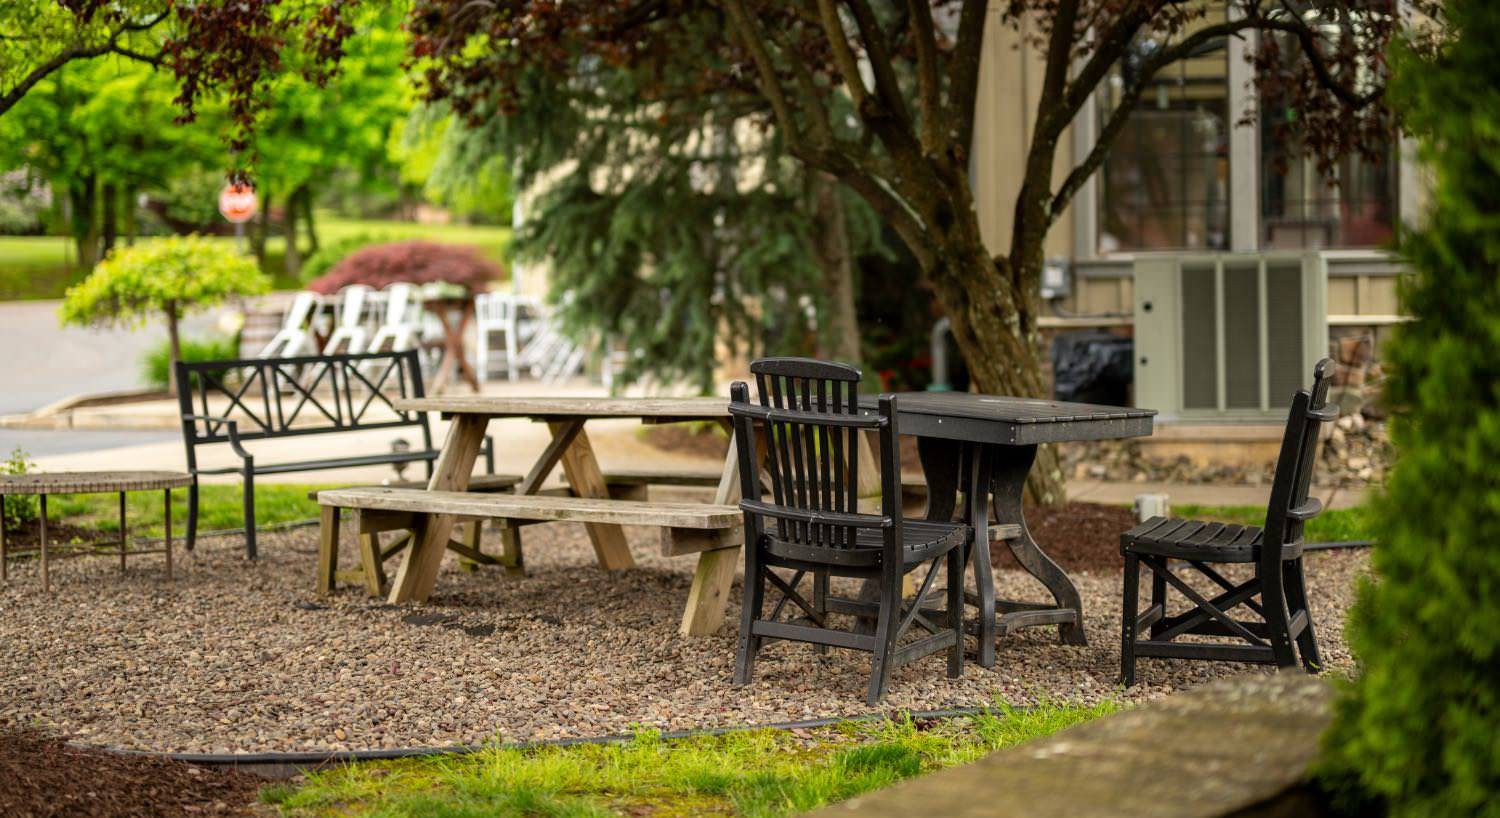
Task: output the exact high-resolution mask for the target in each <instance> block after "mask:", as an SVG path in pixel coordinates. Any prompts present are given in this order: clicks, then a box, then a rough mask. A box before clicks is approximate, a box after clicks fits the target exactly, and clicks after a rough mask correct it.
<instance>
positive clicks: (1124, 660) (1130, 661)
mask: <svg viewBox="0 0 1500 818" xmlns="http://www.w3.org/2000/svg"><path fill="white" fill-rule="evenodd" d="M1151 573H1152V577H1153V580H1154V579H1155V576H1156V568H1155V566H1152V567H1151ZM1153 593H1154V587H1153ZM1140 595H1141V560H1140V557H1137V556H1136V555H1135V554H1132V553H1130V552H1128V551H1127V552H1126V553H1125V592H1124V594H1123V596H1124V599H1123V602H1122V605H1121V613H1120V684H1122V685H1124V686H1126V687H1130V686H1131V685H1133V684H1135V629H1136V617H1137V616H1138V613H1137V609H1138V608H1139V607H1140Z"/></svg>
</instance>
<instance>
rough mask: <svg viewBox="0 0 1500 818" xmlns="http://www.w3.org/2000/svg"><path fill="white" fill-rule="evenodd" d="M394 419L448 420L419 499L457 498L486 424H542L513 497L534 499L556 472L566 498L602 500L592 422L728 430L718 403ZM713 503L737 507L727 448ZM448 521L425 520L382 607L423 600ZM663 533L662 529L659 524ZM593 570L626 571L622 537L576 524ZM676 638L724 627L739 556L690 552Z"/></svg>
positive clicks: (492, 402)
mask: <svg viewBox="0 0 1500 818" xmlns="http://www.w3.org/2000/svg"><path fill="white" fill-rule="evenodd" d="M395 408H396V409H398V410H402V411H418V412H440V413H442V414H444V415H446V416H449V417H451V418H452V423H451V425H450V426H449V428H448V436H447V438H446V440H445V441H444V443H443V449H442V453H441V454H440V455H439V457H438V460H437V463H436V464H435V466H434V471H433V475H432V480H431V481H430V483H429V484H428V489H429V490H430V491H435V492H461V491H464V490H465V489H466V488H467V487H468V485H469V476H470V474H471V473H472V471H473V468H474V462H475V459H476V457H477V456H478V454H479V448H480V445H481V441H483V439H484V433H485V429H486V427H487V426H488V425H489V422H490V421H491V420H493V419H497V418H529V419H531V420H533V421H537V422H543V423H546V424H547V427H548V429H549V431H550V432H551V435H552V440H551V442H550V443H549V444H548V445H547V447H546V448H545V449H544V450H543V451H542V453H541V455H540V456H539V457H538V458H537V459H536V462H535V463H533V464H532V466H531V468H530V470H529V471H528V472H527V474H526V477H525V478H524V479H523V480H522V481H521V484H520V485H518V486H517V487H516V490H515V493H516V494H517V495H534V494H536V493H537V492H538V491H539V490H540V489H541V486H542V483H543V482H544V481H545V480H546V479H547V477H548V476H549V475H551V474H552V472H553V470H554V469H555V468H556V467H557V466H558V465H559V464H561V466H562V469H563V474H564V475H565V476H566V478H567V481H568V485H569V487H570V489H571V491H572V492H573V493H574V494H576V495H577V496H579V497H584V498H600V499H604V498H608V497H609V496H610V495H609V491H608V487H607V485H606V483H605V477H604V474H603V472H602V471H601V470H600V468H599V462H598V460H597V459H596V458H595V456H594V449H593V446H592V444H591V443H590V442H589V438H588V433H587V432H586V431H585V429H584V427H585V425H586V424H587V423H588V421H590V420H595V419H632V418H633V419H636V420H639V421H641V422H642V423H648V424H657V423H677V422H682V421H702V420H711V421H715V422H718V423H721V424H724V426H725V427H726V428H728V427H729V426H730V423H729V401H728V400H727V399H725V398H583V397H541V398H512V397H483V396H450V397H434V398H419V399H404V400H398V401H396V402H395ZM714 502H715V503H718V504H725V505H733V504H737V503H738V502H739V471H738V462H737V456H736V453H735V446H734V445H733V444H732V443H731V445H730V446H729V454H728V456H727V458H726V459H725V462H724V467H723V471H722V473H721V476H720V479H719V483H718V487H717V489H716V492H715V496H714ZM452 524H453V517H452V516H451V515H444V514H425V515H424V520H423V522H422V523H420V524H419V525H418V526H417V531H416V535H415V536H414V537H413V547H412V548H410V549H408V550H407V553H406V555H405V558H404V559H403V561H402V563H401V566H400V568H399V569H398V570H397V573H396V577H395V580H394V582H393V583H392V585H391V592H390V601H391V602H404V601H409V600H425V599H426V598H427V597H428V596H429V595H430V594H431V593H432V588H433V584H434V582H435V580H436V577H437V573H438V568H439V565H440V563H441V562H442V558H443V551H444V548H445V547H446V545H447V543H448V540H449V533H450V531H451V529H452ZM662 524H663V525H664V526H666V525H670V524H671V521H669V520H666V519H663V521H662ZM585 527H586V529H587V531H588V535H589V540H590V542H591V543H592V544H593V546H594V553H595V555H596V556H597V557H598V560H599V565H600V567H602V568H605V569H607V570H618V569H624V568H631V567H633V566H634V565H635V561H634V559H633V558H632V557H631V555H630V550H629V548H628V547H627V546H626V543H625V534H624V530H623V529H622V528H621V527H620V525H618V524H613V523H608V522H589V523H585ZM697 553H698V567H697V571H696V572H695V574H694V576H693V585H692V589H691V590H690V592H689V595H688V600H687V606H686V609H685V611H684V613H683V618H682V626H681V630H682V632H683V633H684V634H688V635H704V634H709V633H712V632H714V631H715V630H717V629H718V627H719V625H720V624H722V622H723V619H724V606H725V603H726V601H727V598H728V595H729V588H730V585H731V584H732V582H733V580H734V569H735V566H736V565H737V564H738V557H739V548H738V547H719V548H709V549H708V550H699V551H698V552H697Z"/></svg>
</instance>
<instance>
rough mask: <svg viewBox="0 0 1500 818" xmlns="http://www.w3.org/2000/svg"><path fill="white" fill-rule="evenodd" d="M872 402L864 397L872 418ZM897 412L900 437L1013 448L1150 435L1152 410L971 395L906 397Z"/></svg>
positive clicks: (876, 402) (900, 399) (864, 408)
mask: <svg viewBox="0 0 1500 818" xmlns="http://www.w3.org/2000/svg"><path fill="white" fill-rule="evenodd" d="M878 406H879V398H878V397H876V396H866V397H862V398H861V399H860V401H859V407H860V410H861V411H862V412H866V413H870V412H874V411H875V410H876V408H877V407H878ZM896 410H897V412H898V413H899V426H900V431H901V432H902V433H903V434H915V435H926V436H932V437H943V438H950V439H954V440H970V441H976V442H993V443H1002V444H1013V445H1029V444H1035V443H1056V442H1061V441H1068V440H1110V439H1116V438H1125V437H1142V436H1146V435H1150V434H1151V431H1152V426H1153V423H1154V420H1153V419H1154V418H1155V416H1156V410H1155V409H1134V408H1131V407H1126V406H1100V405H1096V404H1090V403H1068V402H1065V401H1055V400H1041V399H1038V398H1012V397H1003V396H999V395H980V394H973V393H969V392H904V393H901V394H899V395H897V399H896Z"/></svg>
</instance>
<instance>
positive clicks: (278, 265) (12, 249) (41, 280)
mask: <svg viewBox="0 0 1500 818" xmlns="http://www.w3.org/2000/svg"><path fill="white" fill-rule="evenodd" d="M359 233H369V234H375V235H381V236H389V237H390V238H391V239H392V240H399V239H417V238H420V239H426V240H428V241H436V242H443V243H447V244H471V245H474V246H475V247H478V248H479V249H480V250H481V251H482V252H483V253H484V254H485V255H486V256H488V257H489V258H492V259H494V260H496V261H504V260H505V258H506V254H507V252H508V251H509V248H510V236H511V231H510V228H509V227H502V226H496V227H489V226H474V225H465V224H416V223H414V222H392V221H380V220H376V219H340V218H334V217H332V216H326V215H321V214H320V218H319V220H318V238H319V240H321V241H324V242H332V241H336V240H338V239H340V238H343V237H346V236H351V235H356V234H359ZM218 241H221V242H223V243H225V244H226V245H232V244H233V243H234V238H233V237H230V236H224V237H220V238H219V239H218ZM73 257H74V256H73V249H72V241H71V239H68V238H64V237H61V236H0V301H8V300H20V299H37V298H62V295H63V292H64V291H65V290H67V288H68V287H69V286H71V285H73V284H76V283H78V281H80V280H81V279H82V278H83V274H82V272H81V271H79V270H77V269H75V268H74V267H73V266H72V264H71V262H72V260H73ZM285 259H286V242H285V240H284V239H282V238H280V237H272V238H271V239H269V240H268V241H267V242H266V272H268V273H270V275H271V278H272V281H273V285H272V286H274V287H275V288H276V289H278V290H295V289H300V288H301V287H302V283H301V282H300V281H298V280H297V279H296V278H295V277H294V276H288V275H287V274H286V261H285Z"/></svg>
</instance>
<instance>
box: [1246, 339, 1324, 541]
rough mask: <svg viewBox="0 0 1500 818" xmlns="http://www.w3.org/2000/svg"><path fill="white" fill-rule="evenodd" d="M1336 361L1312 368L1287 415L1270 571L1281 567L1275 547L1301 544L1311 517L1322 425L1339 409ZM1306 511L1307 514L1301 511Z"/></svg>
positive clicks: (1271, 518) (1274, 485) (1269, 514)
mask: <svg viewBox="0 0 1500 818" xmlns="http://www.w3.org/2000/svg"><path fill="white" fill-rule="evenodd" d="M1332 372H1333V362H1332V361H1330V360H1329V359H1327V358H1324V359H1323V360H1321V361H1319V362H1318V364H1317V366H1315V367H1314V368H1313V383H1312V388H1311V389H1299V390H1297V394H1296V395H1294V396H1293V398H1292V408H1291V411H1290V412H1289V413H1288V415H1287V420H1286V432H1285V434H1283V435H1282V438H1281V452H1280V454H1279V455H1278V456H1277V458H1276V475H1275V478H1274V479H1273V480H1272V482H1271V501H1270V505H1269V506H1268V507H1267V508H1266V528H1265V535H1264V540H1263V543H1264V547H1263V548H1262V549H1261V551H1262V555H1261V563H1262V567H1263V568H1265V569H1266V570H1269V569H1270V568H1271V567H1273V566H1278V565H1280V562H1281V554H1280V549H1279V548H1276V547H1275V546H1276V545H1278V544H1279V545H1293V544H1296V543H1299V542H1301V540H1302V529H1303V526H1304V524H1305V523H1306V522H1307V520H1308V519H1310V518H1311V516H1316V512H1315V511H1313V512H1311V513H1309V512H1308V511H1306V510H1305V509H1309V508H1310V507H1309V506H1308V505H1307V502H1308V490H1309V489H1310V488H1311V486H1312V473H1313V466H1314V465H1315V461H1316V460H1317V448H1318V434H1319V432H1320V431H1321V428H1322V425H1323V424H1324V423H1327V422H1329V421H1332V420H1333V419H1335V418H1337V417H1338V407H1337V406H1329V405H1328V386H1329V379H1330V377H1331V375H1332ZM1299 509H1304V511H1299Z"/></svg>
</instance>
